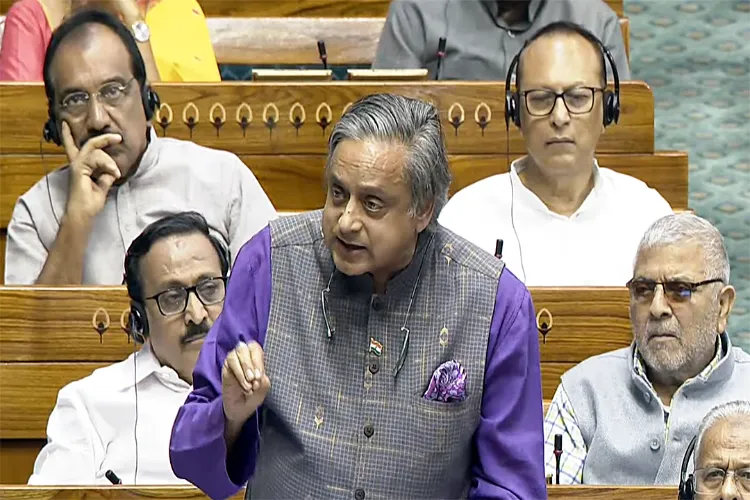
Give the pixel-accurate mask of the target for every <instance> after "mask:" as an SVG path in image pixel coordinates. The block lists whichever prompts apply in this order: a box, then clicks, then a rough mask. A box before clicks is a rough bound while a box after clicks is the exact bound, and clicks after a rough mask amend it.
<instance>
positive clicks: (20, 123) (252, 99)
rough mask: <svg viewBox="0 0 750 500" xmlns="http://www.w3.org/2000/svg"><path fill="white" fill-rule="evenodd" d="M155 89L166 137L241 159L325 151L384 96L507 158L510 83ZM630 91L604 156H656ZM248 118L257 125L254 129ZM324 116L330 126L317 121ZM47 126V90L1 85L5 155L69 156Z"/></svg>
mask: <svg viewBox="0 0 750 500" xmlns="http://www.w3.org/2000/svg"><path fill="white" fill-rule="evenodd" d="M155 88H156V90H157V91H158V92H159V94H160V96H161V100H162V108H163V109H162V111H161V113H160V114H158V115H157V119H156V120H155V122H156V123H158V124H157V125H156V126H155V128H156V131H157V133H158V134H159V135H160V136H167V137H176V138H179V139H192V140H193V141H195V142H197V143H199V144H202V145H204V146H208V147H214V148H218V149H225V150H228V151H232V152H234V153H237V154H253V155H268V154H286V155H291V154H325V152H326V148H327V141H328V136H329V134H330V133H331V128H332V127H331V126H330V124H331V123H333V122H336V121H337V120H339V119H340V117H341V114H342V112H343V111H344V109H345V108H346V107H347V106H348V105H349V103H352V102H354V101H356V100H357V99H359V98H361V97H363V96H365V95H368V94H372V93H377V92H394V93H399V94H403V95H407V96H411V97H417V98H421V99H424V100H427V101H430V102H433V103H434V104H435V105H436V106H437V107H438V109H439V110H440V114H441V117H442V120H443V125H444V129H445V137H446V144H447V147H448V151H449V153H451V154H495V155H497V154H505V153H506V143H507V141H506V129H505V120H504V118H503V116H504V109H505V101H504V85H503V83H501V82H398V83H393V84H382V83H380V84H377V83H371V82H349V81H343V82H316V83H284V84H274V83H265V82H232V83H228V82H226V83H221V84H198V83H196V84H169V83H163V84H159V85H156V86H155ZM621 94H622V97H621V100H622V103H623V104H622V111H621V115H620V122H619V124H617V125H614V126H612V127H611V128H608V129H607V131H606V133H604V134H602V136H601V138H600V140H599V144H598V147H597V152H598V153H614V154H650V153H653V151H654V97H653V93H652V92H651V89H650V88H649V87H648V86H647V85H646V84H645V83H643V82H626V83H623V85H622V89H621ZM248 109H249V110H250V111H248ZM251 113H252V116H250V114H251ZM316 116H317V118H316ZM243 118H245V119H247V120H249V121H248V122H247V123H248V124H247V126H246V127H245V129H244V130H243V127H242V126H241V122H242V119H243ZM323 118H325V119H326V120H327V122H324V123H325V124H326V126H325V127H322V126H321V125H320V123H319V122H318V121H316V120H317V119H319V120H321V121H322V120H323ZM46 119H47V106H46V100H45V97H44V88H43V86H42V85H40V84H19V83H16V84H7V83H6V84H0V130H3V134H2V135H0V154H11V153H12V154H33V155H39V152H40V147H41V148H43V150H44V152H45V154H52V153H58V154H62V153H63V151H62V149H61V148H58V147H57V146H54V145H52V144H47V143H44V142H43V141H42V140H41V131H42V126H43V124H44V122H45V121H46ZM162 119H163V120H165V121H164V125H165V126H162V124H161V122H160V120H162ZM216 120H218V122H216ZM238 120H239V121H238ZM217 124H218V125H219V126H218V130H217V126H216V125H217ZM454 124H455V126H454ZM269 126H270V128H269ZM509 139H510V152H511V153H518V154H521V153H523V152H524V151H525V146H524V141H523V139H522V137H521V135H520V133H519V131H518V130H517V129H516V128H515V127H513V126H511V127H510V133H509Z"/></svg>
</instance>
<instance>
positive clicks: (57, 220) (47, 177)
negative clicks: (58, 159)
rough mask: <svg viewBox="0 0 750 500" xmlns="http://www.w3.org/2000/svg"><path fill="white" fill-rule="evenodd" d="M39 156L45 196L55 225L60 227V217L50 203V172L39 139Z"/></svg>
mask: <svg viewBox="0 0 750 500" xmlns="http://www.w3.org/2000/svg"><path fill="white" fill-rule="evenodd" d="M39 156H40V157H41V159H42V169H43V170H44V182H45V183H46V184H47V198H48V199H49V208H50V210H52V216H53V217H54V218H55V222H57V227H58V228H59V227H60V219H59V218H58V217H57V213H55V205H54V204H53V203H52V190H51V189H50V186H49V175H50V172H49V171H48V170H47V164H46V161H45V158H44V147H43V146H42V141H41V140H40V141H39Z"/></svg>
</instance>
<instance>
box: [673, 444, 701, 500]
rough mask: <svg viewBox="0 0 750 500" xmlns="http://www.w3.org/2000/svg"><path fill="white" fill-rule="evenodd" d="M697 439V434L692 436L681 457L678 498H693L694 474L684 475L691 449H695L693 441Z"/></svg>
mask: <svg viewBox="0 0 750 500" xmlns="http://www.w3.org/2000/svg"><path fill="white" fill-rule="evenodd" d="M697 440H698V436H694V437H693V439H692V440H691V441H690V444H689V445H688V447H687V451H686V452H685V457H684V458H683V459H682V468H681V469H680V488H679V490H678V496H677V499H678V500H694V499H695V476H693V474H690V475H689V476H687V478H686V477H685V475H686V474H687V469H688V464H689V463H690V455H692V454H693V450H695V443H696V441H697Z"/></svg>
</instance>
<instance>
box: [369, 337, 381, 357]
mask: <svg viewBox="0 0 750 500" xmlns="http://www.w3.org/2000/svg"><path fill="white" fill-rule="evenodd" d="M370 352H371V353H373V354H374V355H375V356H380V355H381V354H383V344H381V343H380V342H378V341H377V340H375V339H374V338H372V337H370Z"/></svg>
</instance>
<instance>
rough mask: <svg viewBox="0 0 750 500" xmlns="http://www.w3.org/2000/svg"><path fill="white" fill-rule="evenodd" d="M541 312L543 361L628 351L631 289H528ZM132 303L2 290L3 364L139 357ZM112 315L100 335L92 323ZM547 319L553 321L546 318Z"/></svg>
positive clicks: (103, 290)
mask: <svg viewBox="0 0 750 500" xmlns="http://www.w3.org/2000/svg"><path fill="white" fill-rule="evenodd" d="M530 291H531V296H532V299H533V301H534V306H535V308H536V310H537V312H539V311H541V310H542V309H547V310H548V311H549V316H551V317H552V320H551V328H550V330H549V332H548V333H547V335H546V343H544V340H545V339H544V338H543V337H542V335H541V334H540V336H539V341H540V346H541V347H540V349H541V350H540V352H541V360H542V362H543V363H550V362H565V363H577V362H579V361H582V360H584V359H586V358H588V357H589V356H594V355H596V354H601V353H603V352H607V351H610V350H613V349H618V348H620V347H625V346H628V345H630V342H631V338H632V334H631V326H630V320H629V318H628V291H627V289H626V288H625V287H622V288H614V287H613V288H576V287H571V288H535V287H532V288H531V289H530ZM127 307H128V297H127V291H126V289H125V287H124V286H122V287H119V286H117V287H65V288H51V287H16V286H6V287H0V311H2V312H1V313H0V344H1V345H2V350H0V361H2V362H9V363H13V362H40V361H44V362H68V363H77V362H103V361H109V362H115V361H119V360H122V359H124V358H126V357H127V356H128V355H129V354H130V353H131V352H133V344H132V343H129V342H128V337H127V335H126V333H125V331H124V330H123V329H122V327H121V325H120V317H121V315H122V312H123V311H125V310H127ZM94 316H96V318H97V320H96V323H99V322H100V321H102V320H103V319H104V321H105V322H106V317H109V318H111V319H110V321H109V323H110V324H109V328H108V329H107V330H106V332H105V333H104V334H103V335H101V336H100V335H99V333H98V332H97V330H96V329H95V328H94V326H93V325H92V322H93V321H92V320H93V318H94ZM540 320H541V321H547V322H549V319H548V315H546V314H544V315H542V317H541V318H540Z"/></svg>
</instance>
